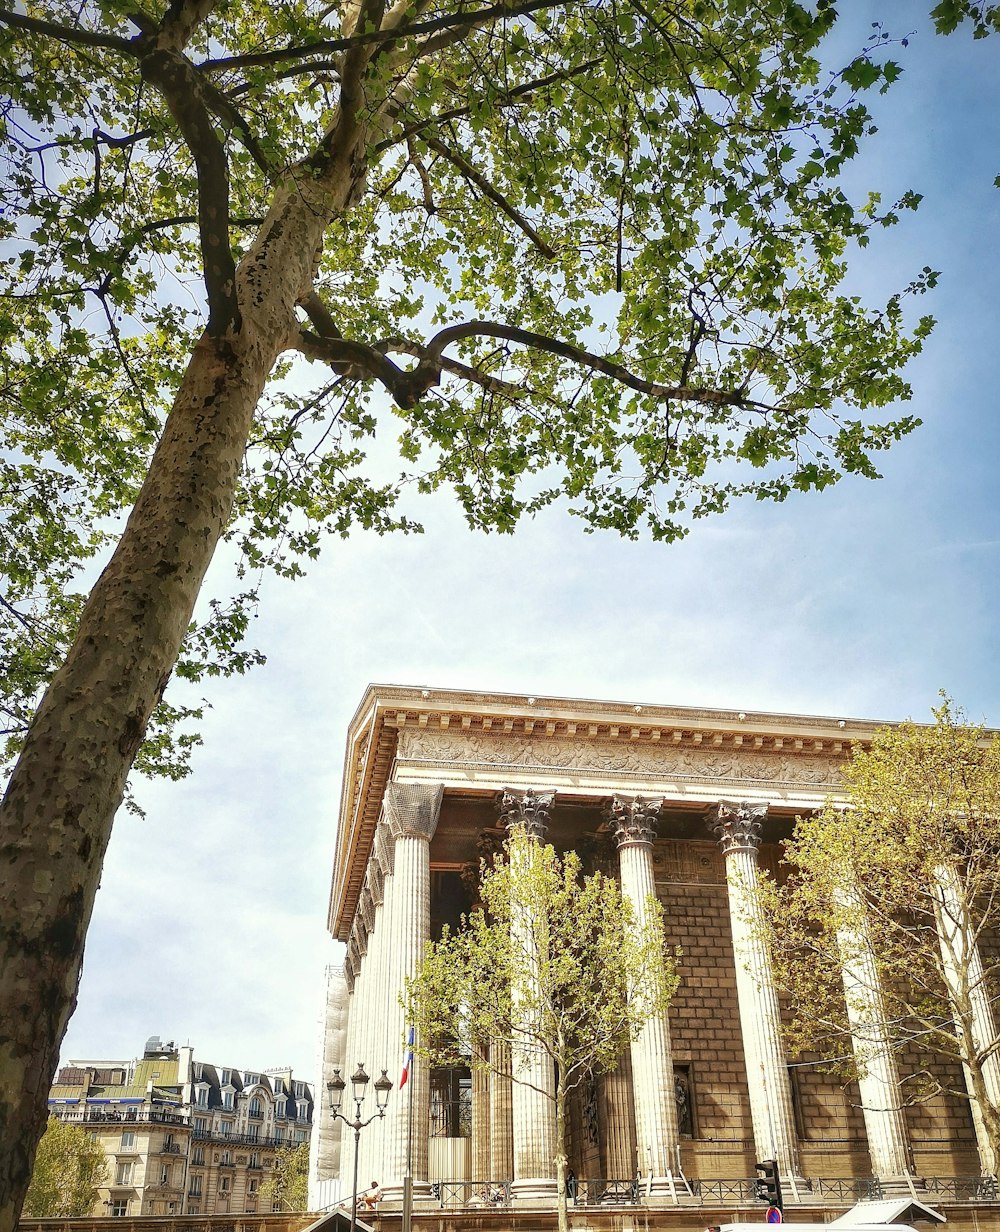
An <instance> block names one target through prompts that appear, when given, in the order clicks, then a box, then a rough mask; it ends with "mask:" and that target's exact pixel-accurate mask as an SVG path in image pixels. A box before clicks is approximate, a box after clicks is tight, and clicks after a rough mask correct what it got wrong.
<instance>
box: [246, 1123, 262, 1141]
mask: <svg viewBox="0 0 1000 1232" xmlns="http://www.w3.org/2000/svg"><path fill="white" fill-rule="evenodd" d="M247 1137H248V1138H249V1139H250V1141H251V1142H259V1141H260V1126H259V1125H248V1126H247Z"/></svg>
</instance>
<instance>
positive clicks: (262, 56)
mask: <svg viewBox="0 0 1000 1232" xmlns="http://www.w3.org/2000/svg"><path fill="white" fill-rule="evenodd" d="M565 3H566V0H526V2H525V3H523V4H518V5H516V6H511V5H509V4H504V3H502V2H501V3H499V4H492V5H490V6H489V7H487V8H485V9H479V10H476V11H472V12H468V11H467V12H462V13H444V14H442V15H441V16H440V17H432V18H429V19H428V20H427V21H421V22H415V23H414V24H413V25H412V26H405V25H403V26H399V27H394V28H391V29H383V30H367V31H365V33H363V34H352V35H349V36H346V37H344V38H336V39H318V40H317V41H316V42H315V43H303V44H302V45H301V46H298V47H283V48H281V49H279V50H278V51H260V52H254V53H253V54H251V55H246V56H224V57H220V58H219V59H217V60H202V62H201V63H200V64H199V65H198V68H199V69H200V70H203V71H204V72H209V73H221V72H228V71H229V70H230V69H234V68H253V67H258V66H260V65H265V64H282V63H284V62H285V61H286V60H299V59H303V58H304V57H306V56H317V55H328V54H329V53H330V52H333V51H350V50H351V49H352V48H355V47H371V46H380V45H381V46H385V45H388V44H391V43H397V42H399V41H400V40H401V39H404V38H415V37H417V36H419V35H433V34H437V33H439V32H441V31H445V30H460V29H467V28H475V27H477V26H483V25H488V24H489V23H490V22H492V21H494V20H496V19H497V18H500V17H506V18H511V17H519V16H523V15H525V14H527V13H534V12H537V11H538V10H539V9H551V8H558V7H559V5H561V4H565ZM435 50H436V47H433V46H431V45H430V42H429V40H428V42H426V43H425V44H424V45H423V46H422V47H421V48H420V49H419V51H418V52H417V53H416V54H417V55H423V54H426V53H427V52H429V51H435Z"/></svg>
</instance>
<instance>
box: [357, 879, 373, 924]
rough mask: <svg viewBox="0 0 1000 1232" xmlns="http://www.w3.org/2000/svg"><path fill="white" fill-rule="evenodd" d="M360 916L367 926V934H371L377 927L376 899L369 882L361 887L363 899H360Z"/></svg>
mask: <svg viewBox="0 0 1000 1232" xmlns="http://www.w3.org/2000/svg"><path fill="white" fill-rule="evenodd" d="M358 915H359V916H360V917H361V920H362V922H363V923H364V926H365V932H366V933H368V934H370V933H371V932H372V930H373V929H374V927H375V899H374V897H373V895H372V892H371V887H370V886H369V885H368V882H367V880H366V881H365V884H364V885H363V886H362V887H361V897H360V898H359V899H358Z"/></svg>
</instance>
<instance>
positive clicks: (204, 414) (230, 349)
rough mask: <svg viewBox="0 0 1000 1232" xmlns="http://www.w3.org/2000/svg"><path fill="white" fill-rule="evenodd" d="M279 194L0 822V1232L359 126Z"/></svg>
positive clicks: (167, 433)
mask: <svg viewBox="0 0 1000 1232" xmlns="http://www.w3.org/2000/svg"><path fill="white" fill-rule="evenodd" d="M341 127H342V128H348V129H350V130H351V132H350V134H349V137H350V139H349V140H346V141H340V142H338V143H337V144H336V145H334V144H333V143H332V142H331V143H330V145H329V147H328V148H329V149H330V151H331V152H330V155H329V158H328V160H327V161H326V163H325V165H324V166H323V168H322V172H321V174H317V173H316V169H315V168H313V170H312V174H311V175H308V176H302V177H299V179H298V182H296V183H295V184H291V183H289V184H288V185H287V186H285V187H282V188H279V189H277V190H276V192H275V196H274V200H273V205H272V208H271V210H270V212H269V214H268V217H267V219H266V221H265V223H264V225H263V227H262V228H261V231H260V234H259V235H258V237H257V240H256V242H255V244H254V245H253V247H252V248H251V250H250V251H249V252H248V253H247V255H246V256H245V257H244V258H243V260H242V261H241V263H240V268H239V274H238V278H237V291H238V300H239V311H240V318H241V324H240V327H239V329H238V330H237V331H232V330H230V331H228V332H227V333H225V334H223V335H222V336H220V337H210V336H208V335H207V334H206V335H205V336H203V337H202V339H201V341H200V342H199V343H198V345H197V347H196V348H195V350H194V353H193V354H192V357H191V361H190V364H189V366H188V369H187V372H186V374H185V376H184V379H183V381H182V383H181V386H180V389H179V391H178V393H177V396H176V399H175V401H174V404H173V407H172V410H171V412H170V415H169V417H168V419H167V423H166V426H165V428H164V431H163V435H162V437H161V440H160V443H159V446H158V448H157V450H156V453H155V455H154V458H153V461H152V463H151V466H150V469H149V472H148V474H147V477H146V481H145V483H144V484H143V487H142V490H141V492H140V494H139V496H138V499H137V500H136V503H135V506H134V508H133V510H132V513H131V516H130V517H129V519H128V524H127V526H126V529H125V532H124V534H123V535H122V538H121V540H120V542H119V544H118V547H117V549H116V551H115V553H114V556H113V557H112V559H111V561H110V562H109V564H108V566H107V568H106V569H105V570H104V572H103V574H102V575H101V578H100V580H99V581H98V583H97V585H96V586H95V587H94V589H93V591H92V593H91V595H90V598H89V600H88V602H87V605H86V607H85V609H84V612H83V615H82V617H81V621H80V626H79V630H78V633H77V636H76V640H75V642H74V644H73V647H72V649H71V650H70V652H69V655H68V657H67V659H66V661H65V663H64V664H63V666H62V668H61V669H60V670H59V672H58V673H57V674H56V676H55V677H54V678H53V680H52V682H51V684H50V686H49V688H48V690H47V692H46V694H45V697H44V698H43V700H42V703H41V705H40V707H39V709H38V712H37V714H36V716H35V718H34V721H33V722H32V725H31V728H30V730H29V732H28V735H27V739H26V741H25V745H24V750H23V752H22V754H21V756H20V758H19V759H18V762H17V766H16V768H15V770H14V774H13V776H12V778H11V780H10V784H9V786H8V788H7V792H6V794H5V797H4V800H3V804H2V807H0V1022H2V1023H3V1026H4V1031H3V1039H2V1040H0V1232H11V1230H12V1229H13V1228H14V1227H15V1225H16V1222H17V1217H18V1215H19V1212H20V1208H21V1203H22V1201H23V1199H24V1194H25V1192H26V1190H27V1186H28V1181H29V1179H30V1175H31V1167H32V1163H33V1159H34V1153H35V1146H36V1143H37V1141H38V1139H39V1138H40V1136H41V1134H42V1131H43V1129H44V1125H45V1119H46V1110H47V1098H48V1090H49V1086H50V1083H51V1081H52V1077H53V1075H54V1072H55V1068H56V1065H57V1063H58V1057H59V1048H60V1044H61V1042H62V1038H63V1035H64V1033H65V1030H66V1025H67V1023H68V1021H69V1016H70V1014H71V1012H72V1010H73V1007H74V1005H75V1001H76V990H77V985H78V982H79V976H80V970H81V965H82V961H83V947H84V938H85V934H86V930H87V926H88V923H89V921H90V917H91V913H92V910H93V906H94V897H95V894H96V891H97V886H98V883H99V880H100V875H101V866H102V862H103V858H104V852H105V849H106V847H107V843H108V839H109V837H110V835H111V826H112V821H113V818H114V815H115V812H116V810H117V808H118V806H119V804H120V803H121V800H122V796H123V793H124V789H125V782H126V779H127V777H128V773H129V770H130V768H131V765H132V762H133V760H134V758H135V755H136V751H137V750H138V748H139V745H140V744H141V742H142V739H143V735H144V733H145V730H146V724H147V722H148V720H149V716H150V713H151V711H152V710H153V707H154V706H155V705H156V703H157V702H158V701H159V699H160V697H161V695H162V693H163V689H164V687H165V686H166V683H167V680H168V679H169V677H170V673H171V671H172V670H173V666H174V663H175V661H176V659H177V655H178V651H179V649H180V644H181V640H182V638H183V636H184V633H185V630H186V629H187V627H188V623H189V621H190V619H191V614H192V611H193V609H194V605H195V600H196V599H197V597H198V592H199V589H200V587H201V584H202V580H203V578H204V576H205V572H206V570H207V569H208V566H209V563H210V562H211V559H212V555H213V553H214V551H215V547H216V545H217V543H218V541H219V538H220V536H221V534H222V532H223V530H224V528H225V526H226V524H227V522H228V520H229V518H230V515H231V512H232V508H233V501H234V497H235V493H236V490H237V483H238V478H239V473H240V467H241V465H242V460H243V455H244V450H245V448H246V441H247V437H248V434H249V430H250V425H251V422H252V420H253V415H254V410H255V408H256V406H257V403H258V401H259V399H260V396H261V394H262V392H263V389H264V386H265V384H266V382H267V379H268V376H269V374H270V372H271V369H272V368H273V366H274V363H275V361H276V359H277V358H278V356H279V355H280V354H281V353H282V352H283V351H285V350H286V349H287V348H288V346H289V344H290V340H291V338H292V337H293V331H294V329H295V305H296V303H297V302H298V301H299V300H300V299H301V298H302V297H303V295H304V294H305V293H306V292H307V291H308V289H309V287H310V286H311V282H312V276H313V267H314V263H315V260H316V255H317V253H318V251H319V248H320V244H321V242H322V235H323V231H324V229H325V226H326V225H327V223H328V221H329V220H330V219H331V217H332V216H333V215H334V214H335V213H337V212H338V211H341V210H343V209H344V208H346V207H347V206H348V205H349V203H350V202H351V200H352V199H353V197H354V196H355V195H356V192H357V188H358V184H359V177H360V172H359V170H358V166H359V165H360V161H361V160H360V159H358V158H357V151H358V150H359V149H360V148H361V144H360V143H361V140H362V134H361V133H360V131H359V129H358V125H357V124H356V123H355V122H353V121H352V122H350V123H348V124H346V125H344V124H343V123H342V125H341Z"/></svg>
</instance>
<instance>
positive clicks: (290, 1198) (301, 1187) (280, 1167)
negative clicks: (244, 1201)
mask: <svg viewBox="0 0 1000 1232" xmlns="http://www.w3.org/2000/svg"><path fill="white" fill-rule="evenodd" d="M260 1196H261V1197H262V1198H266V1199H267V1200H268V1201H269V1202H270V1203H271V1204H272V1207H273V1209H274V1210H276V1211H305V1210H308V1209H309V1143H308V1142H300V1143H299V1144H298V1145H297V1146H283V1147H280V1148H279V1149H278V1151H277V1153H276V1154H275V1157H274V1171H273V1172H272V1173H271V1175H270V1176H269V1177H268V1178H267V1180H266V1181H264V1183H263V1184H262V1185H261V1187H260Z"/></svg>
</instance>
